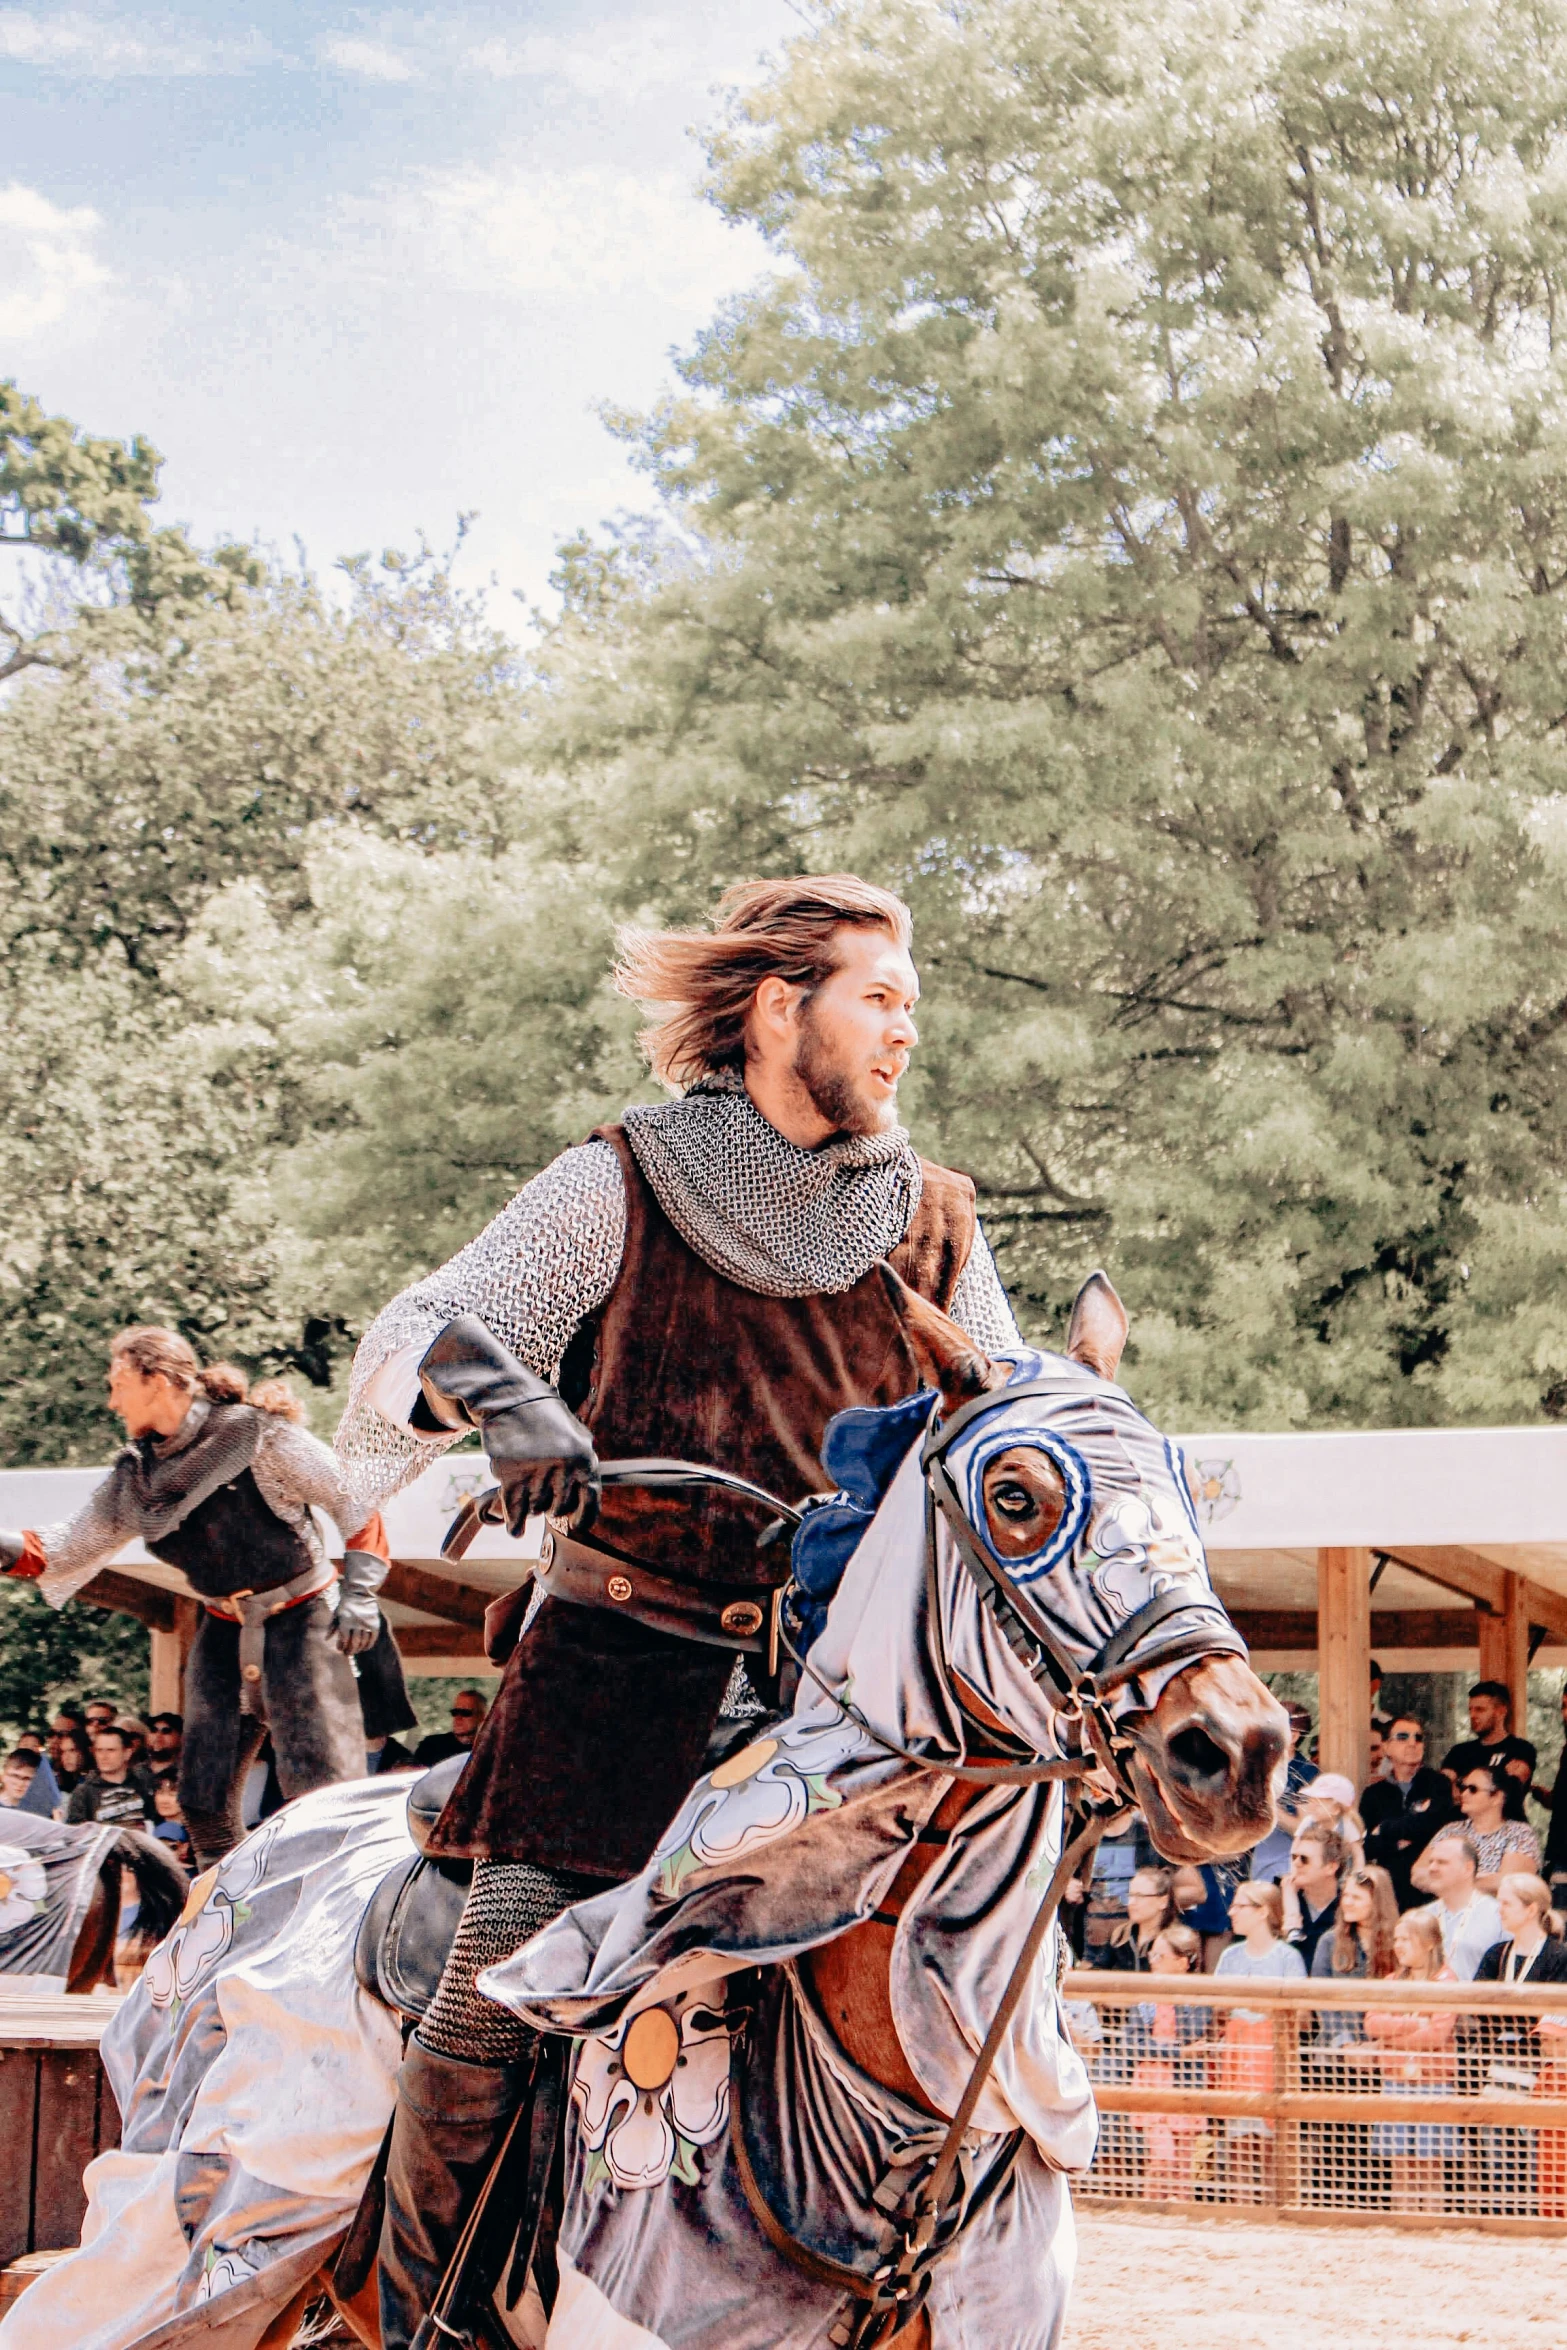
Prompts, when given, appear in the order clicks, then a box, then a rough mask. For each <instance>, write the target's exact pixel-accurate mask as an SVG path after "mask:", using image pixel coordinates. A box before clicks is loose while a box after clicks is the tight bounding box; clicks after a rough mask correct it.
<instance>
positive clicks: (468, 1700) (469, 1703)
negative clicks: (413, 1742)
mask: <svg viewBox="0 0 1567 2350" xmlns="http://www.w3.org/2000/svg"><path fill="white" fill-rule="evenodd" d="M489 1710H490V1709H489V1706H488V1705H487V1704H486V1702H485V1699H484V1696H483V1694H482V1692H481V1691H479V1690H477V1689H459V1690H458V1692H457V1695H456V1696H455V1697H454V1698H453V1699H452V1726H451V1728H450V1729H449V1730H435V1731H432V1732H431V1734H430V1736H429V1737H428V1738H421V1739H420V1741H419V1743H418V1745H417V1746H416V1747H415V1748H414V1761H415V1762H416V1763H417V1764H418V1765H419V1767H420V1769H421V1770H428V1769H429V1767H430V1765H431V1764H432V1763H438V1762H445V1761H447V1760H448V1758H449V1757H450V1756H452V1755H454V1754H469V1753H471V1752H472V1750H473V1742H474V1740H475V1738H477V1737H478V1735H479V1725H480V1723H481V1722H482V1721H483V1720H484V1717H485V1715H486V1714H487V1713H488V1712H489Z"/></svg>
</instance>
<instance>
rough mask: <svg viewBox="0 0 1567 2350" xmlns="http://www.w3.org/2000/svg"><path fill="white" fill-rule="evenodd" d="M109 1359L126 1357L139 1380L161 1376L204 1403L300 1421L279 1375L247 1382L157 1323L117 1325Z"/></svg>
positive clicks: (300, 1410)
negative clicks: (247, 1407) (201, 1397)
mask: <svg viewBox="0 0 1567 2350" xmlns="http://www.w3.org/2000/svg"><path fill="white" fill-rule="evenodd" d="M109 1360H110V1362H111V1363H114V1362H128V1363H129V1364H130V1366H131V1368H132V1370H135V1371H140V1373H141V1375H142V1377H143V1378H144V1379H153V1378H162V1379H167V1381H168V1382H169V1385H170V1386H171V1387H177V1388H178V1389H179V1390H180V1392H181V1394H183V1395H204V1396H205V1397H206V1398H207V1401H208V1402H209V1403H248V1404H251V1405H253V1406H254V1408H255V1409H256V1410H257V1411H258V1412H271V1413H272V1414H273V1415H274V1417H275V1418H277V1419H280V1420H301V1419H303V1418H304V1410H305V1407H304V1405H303V1404H302V1403H301V1402H300V1400H299V1398H298V1396H297V1395H295V1394H294V1392H293V1390H292V1389H291V1388H289V1387H288V1386H286V1385H285V1384H284V1382H283V1381H282V1380H281V1379H263V1380H262V1381H261V1383H260V1384H259V1386H256V1387H252V1386H251V1384H250V1382H249V1380H248V1379H247V1378H246V1377H245V1374H244V1372H243V1371H242V1370H240V1368H239V1366H238V1365H237V1364H236V1363H205V1364H204V1363H203V1362H202V1361H201V1360H200V1358H199V1357H198V1355H197V1353H196V1350H195V1348H194V1347H193V1346H192V1345H191V1343H190V1341H189V1339H188V1338H182V1337H181V1336H180V1334H179V1332H178V1331H177V1330H165V1329H163V1328H162V1327H161V1326H160V1325H159V1324H157V1323H150V1322H149V1323H139V1324H138V1325H137V1326H136V1328H135V1329H133V1330H122V1331H121V1332H120V1333H119V1335H118V1337H116V1338H114V1339H112V1340H111V1341H110V1345H109Z"/></svg>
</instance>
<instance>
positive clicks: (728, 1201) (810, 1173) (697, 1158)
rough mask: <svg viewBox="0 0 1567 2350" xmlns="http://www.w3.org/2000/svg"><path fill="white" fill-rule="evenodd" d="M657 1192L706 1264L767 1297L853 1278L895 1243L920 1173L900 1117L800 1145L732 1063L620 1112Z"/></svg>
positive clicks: (845, 1285)
mask: <svg viewBox="0 0 1567 2350" xmlns="http://www.w3.org/2000/svg"><path fill="white" fill-rule="evenodd" d="M621 1123H622V1125H623V1127H624V1129H625V1134H626V1140H627V1141H628V1142H629V1143H630V1145H631V1148H632V1151H633V1152H634V1154H635V1156H636V1161H637V1165H638V1166H639V1167H640V1168H641V1170H642V1172H643V1174H644V1175H645V1176H646V1177H647V1179H648V1182H649V1184H650V1185H651V1187H652V1191H653V1196H654V1198H655V1199H656V1200H657V1201H658V1204H659V1206H660V1207H661V1208H662V1209H663V1211H664V1213H665V1215H666V1216H667V1217H668V1218H669V1221H670V1222H671V1224H673V1225H674V1227H675V1230H676V1231H677V1232H678V1233H679V1234H680V1237H681V1239H682V1240H684V1241H685V1242H686V1243H687V1244H688V1245H689V1246H690V1247H691V1248H693V1249H695V1251H696V1253H697V1255H698V1256H699V1257H701V1258H702V1260H703V1262H704V1263H705V1264H708V1265H711V1266H712V1268H713V1270H714V1272H715V1273H722V1274H723V1276H724V1278H725V1279H726V1280H728V1281H733V1282H735V1283H737V1284H738V1285H739V1287H740V1288H742V1289H750V1290H755V1291H757V1292H759V1293H760V1294H761V1295H762V1296H763V1297H813V1296H820V1295H822V1294H824V1293H825V1294H827V1295H834V1294H836V1293H837V1292H838V1291H840V1290H845V1289H852V1288H853V1287H854V1284H855V1283H856V1281H859V1280H861V1279H863V1277H864V1275H865V1274H867V1273H868V1272H869V1271H870V1269H871V1267H872V1265H874V1264H876V1263H877V1262H878V1261H879V1260H880V1259H881V1258H882V1257H884V1256H886V1254H887V1252H888V1250H889V1249H894V1248H896V1247H897V1245H898V1243H899V1241H900V1240H901V1239H902V1238H903V1236H904V1234H905V1232H907V1230H908V1228H909V1222H910V1219H911V1218H912V1216H913V1214H914V1211H915V1209H916V1208H917V1207H918V1206H919V1203H920V1192H921V1190H922V1188H923V1183H924V1177H923V1174H922V1172H921V1169H920V1162H919V1157H918V1154H917V1153H916V1151H915V1150H914V1147H913V1145H912V1144H911V1143H910V1141H909V1138H908V1135H907V1134H906V1133H905V1132H904V1129H903V1128H902V1127H901V1126H894V1127H892V1128H890V1129H889V1131H888V1132H887V1133H885V1134H850V1135H845V1136H844V1137H843V1138H842V1139H841V1140H839V1141H836V1142H829V1143H824V1144H823V1145H822V1147H821V1149H820V1150H814V1151H808V1150H802V1149H801V1147H800V1145H799V1144H798V1143H794V1142H790V1141H789V1140H788V1139H787V1138H786V1137H785V1136H784V1135H782V1134H780V1133H779V1131H778V1129H777V1127H776V1126H773V1125H771V1124H769V1122H768V1120H767V1119H766V1118H764V1117H763V1116H762V1113H761V1111H760V1110H759V1109H758V1108H757V1107H756V1105H755V1103H754V1102H753V1101H752V1099H751V1097H750V1095H749V1094H748V1093H747V1092H746V1090H745V1085H744V1082H743V1080H742V1079H741V1078H740V1077H739V1075H738V1074H737V1073H736V1072H734V1071H732V1070H722V1071H719V1072H717V1073H715V1074H714V1075H713V1076H710V1077H704V1078H701V1079H700V1080H699V1081H698V1082H697V1084H695V1085H694V1086H693V1087H692V1088H691V1090H690V1092H689V1093H687V1094H686V1095H685V1096H684V1097H683V1098H682V1099H681V1100H680V1101H678V1102H667V1103H665V1104H663V1105H662V1106H659V1107H654V1108H634V1109H629V1110H627V1111H626V1113H625V1116H624V1118H623V1119H622V1121H621Z"/></svg>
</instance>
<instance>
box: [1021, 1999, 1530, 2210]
mask: <svg viewBox="0 0 1567 2350" xmlns="http://www.w3.org/2000/svg"><path fill="white" fill-rule="evenodd" d="M1063 1996H1064V1998H1065V2000H1066V2002H1067V2018H1068V2023H1069V2026H1070V2028H1071V2031H1072V2036H1073V2039H1074V2041H1075V2043H1076V2045H1077V2047H1078V2049H1079V2051H1080V2053H1081V2054H1082V2057H1083V2059H1084V2062H1085V2063H1086V2065H1087V2067H1088V2072H1089V2077H1090V2078H1091V2080H1092V2081H1093V2084H1094V2095H1095V2098H1096V2100H1097V2103H1098V2106H1099V2111H1100V2117H1101V2120H1100V2139H1099V2151H1098V2153H1097V2155H1096V2157H1095V2160H1094V2165H1093V2168H1092V2170H1091V2171H1090V2172H1089V2173H1088V2175H1087V2177H1086V2178H1085V2179H1083V2180H1080V2181H1079V2182H1078V2184H1077V2189H1076V2191H1077V2193H1078V2194H1079V2196H1081V2197H1083V2198H1085V2199H1086V2200H1088V2201H1091V2202H1098V2203H1119V2204H1137V2205H1140V2206H1142V2207H1143V2208H1145V2209H1146V2208H1150V2207H1152V2208H1158V2209H1164V2210H1197V2209H1202V2208H1213V2207H1216V2206H1217V2207H1222V2208H1224V2209H1227V2210H1236V2211H1246V2210H1249V2211H1251V2212H1253V2213H1256V2214H1259V2215H1260V2214H1263V2213H1267V2214H1269V2215H1271V2216H1278V2217H1287V2218H1299V2219H1309V2218H1323V2219H1326V2218H1329V2217H1331V2218H1333V2219H1335V2220H1338V2221H1345V2220H1349V2221H1354V2220H1356V2219H1359V2220H1364V2221H1372V2220H1375V2221H1381V2222H1383V2223H1384V2224H1385V2223H1387V2222H1389V2221H1392V2222H1394V2223H1396V2224H1398V2225H1402V2226H1410V2227H1417V2228H1418V2227H1438V2228H1439V2227H1443V2226H1449V2227H1450V2226H1452V2225H1453V2224H1454V2223H1455V2222H1458V2223H1461V2224H1464V2225H1468V2226H1478V2227H1487V2228H1495V2229H1500V2230H1503V2231H1506V2232H1525V2233H1530V2234H1540V2235H1567V1986H1559V1985H1545V1984H1542V1985H1539V1986H1534V1987H1531V1986H1530V1985H1528V1984H1527V1983H1525V1984H1523V1985H1520V1986H1518V1987H1516V1988H1509V1987H1505V1986H1502V1985H1498V1984H1473V1983H1452V1984H1442V1983H1423V1984H1411V1983H1366V1982H1354V1981H1347V1980H1340V1981H1337V1982H1335V1981H1333V1980H1331V1979H1329V1980H1326V1981H1323V1980H1315V1979H1313V1980H1310V1981H1307V1982H1301V1981H1299V1980H1295V1981H1287V1982H1274V1981H1271V1980H1252V1981H1236V1980H1228V1981H1224V1982H1220V1981H1219V1980H1217V1979H1216V1978H1215V1977H1213V1976H1195V1977H1193V1976H1151V1975H1112V1974H1101V1973H1098V1972H1096V1971H1091V1970H1090V1971H1077V1972H1073V1973H1072V1974H1069V1975H1068V1976H1067V1978H1066V1982H1065V1984H1064V1986H1063ZM1389 2023H1390V2026H1391V2028H1390V2030H1389V2028H1388V2026H1389ZM1558 2025H1559V2026H1560V2027H1561V2029H1560V2031H1559V2032H1558V2031H1557V2030H1555V2029H1554V2028H1553V2027H1555V2026H1558ZM1412 2035H1413V2036H1412Z"/></svg>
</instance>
